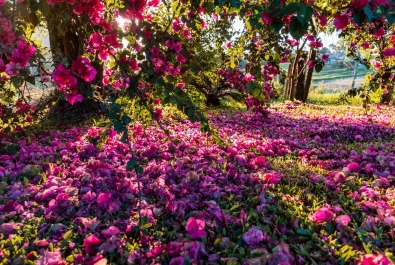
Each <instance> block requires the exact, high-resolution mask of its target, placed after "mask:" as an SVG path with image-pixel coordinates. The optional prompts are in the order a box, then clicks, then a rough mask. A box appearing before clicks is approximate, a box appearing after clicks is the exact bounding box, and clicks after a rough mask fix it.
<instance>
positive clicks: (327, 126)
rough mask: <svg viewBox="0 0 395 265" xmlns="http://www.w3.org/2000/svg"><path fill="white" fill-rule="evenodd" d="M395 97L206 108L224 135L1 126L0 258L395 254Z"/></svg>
mask: <svg viewBox="0 0 395 265" xmlns="http://www.w3.org/2000/svg"><path fill="white" fill-rule="evenodd" d="M394 111H395V110H394V109H390V108H382V109H374V110H373V111H372V113H371V114H370V115H369V116H365V115H364V114H363V113H364V111H363V110H362V109H360V108H351V107H319V106H314V105H285V104H282V105H274V106H273V107H271V108H270V112H269V114H268V115H267V117H264V116H262V115H257V114H254V113H249V112H242V111H239V112H238V111H234V112H217V113H212V114H211V120H212V125H213V126H214V127H216V128H217V130H218V131H219V134H220V136H221V138H222V140H223V142H222V143H220V142H218V143H217V142H216V141H215V140H214V139H212V138H211V137H207V136H206V135H204V134H202V133H201V132H200V130H199V124H198V123H195V124H192V123H190V122H189V121H171V120H168V121H167V122H166V124H165V127H166V129H168V132H169V133H168V135H166V134H165V133H164V132H163V131H162V130H161V129H160V128H158V127H156V126H150V127H147V128H142V127H141V126H134V127H131V131H132V135H133V136H132V137H131V145H130V146H129V145H128V144H123V143H121V142H120V141H118V139H119V138H118V137H119V136H116V135H113V134H112V135H110V137H109V138H108V140H107V141H106V142H105V143H104V144H103V145H101V146H100V147H97V146H95V145H93V144H91V143H89V142H88V138H89V137H92V136H95V135H96V134H97V133H98V131H99V129H96V128H87V129H83V128H72V129H68V130H65V131H40V132H35V133H32V134H30V135H29V136H26V137H25V138H23V139H19V140H11V139H4V140H3V141H4V142H5V141H7V142H8V145H10V144H11V143H14V144H18V145H19V146H21V149H20V150H19V151H18V152H17V154H14V155H12V154H1V155H0V177H1V182H0V264H49V265H56V264H88V265H93V264H101V265H104V264H172V265H176V264H180V265H183V264H269V265H275V264H350V263H351V264H354V263H358V264H393V263H394V262H395V261H394V258H393V256H392V254H391V253H394V252H395V189H394V188H395V115H394ZM10 146H11V145H10ZM130 147H131V150H130V149H129V148H130ZM132 156H133V158H134V159H135V161H136V163H139V164H141V165H142V167H143V169H144V170H143V173H142V174H140V175H136V172H135V171H126V163H127V162H128V161H130V160H131V158H132ZM138 180H139V181H138ZM139 187H140V191H141V193H140V194H139ZM139 198H141V203H140V204H139V203H138V202H139ZM139 212H140V213H141V223H139V214H138V213H139Z"/></svg>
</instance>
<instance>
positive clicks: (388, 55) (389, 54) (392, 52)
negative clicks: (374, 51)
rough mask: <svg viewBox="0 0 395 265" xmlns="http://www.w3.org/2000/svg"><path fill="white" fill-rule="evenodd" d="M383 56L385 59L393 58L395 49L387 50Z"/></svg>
mask: <svg viewBox="0 0 395 265" xmlns="http://www.w3.org/2000/svg"><path fill="white" fill-rule="evenodd" d="M383 55H384V56H385V57H392V56H395V49H391V48H387V49H385V50H384V51H383Z"/></svg>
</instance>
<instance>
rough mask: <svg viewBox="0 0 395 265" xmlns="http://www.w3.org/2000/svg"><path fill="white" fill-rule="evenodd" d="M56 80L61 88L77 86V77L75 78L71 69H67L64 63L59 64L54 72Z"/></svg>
mask: <svg viewBox="0 0 395 265" xmlns="http://www.w3.org/2000/svg"><path fill="white" fill-rule="evenodd" d="M52 78H53V80H54V82H55V83H56V84H57V85H58V86H59V89H60V90H64V89H66V88H72V89H73V88H75V89H76V88H77V78H75V77H74V76H73V75H72V74H71V71H70V70H68V69H66V68H65V67H64V66H63V64H59V65H58V67H57V68H56V70H55V71H54V72H53V73H52Z"/></svg>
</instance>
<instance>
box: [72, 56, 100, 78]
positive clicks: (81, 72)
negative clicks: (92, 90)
mask: <svg viewBox="0 0 395 265" xmlns="http://www.w3.org/2000/svg"><path fill="white" fill-rule="evenodd" d="M71 69H72V70H73V71H74V72H75V73H76V74H77V75H78V76H79V77H81V78H82V79H84V80H85V81H86V82H92V81H93V80H94V79H95V76H96V73H97V72H96V69H95V68H94V67H93V66H91V65H90V61H89V59H88V58H83V57H81V56H80V57H78V58H77V60H76V61H74V62H73V64H72V65H71Z"/></svg>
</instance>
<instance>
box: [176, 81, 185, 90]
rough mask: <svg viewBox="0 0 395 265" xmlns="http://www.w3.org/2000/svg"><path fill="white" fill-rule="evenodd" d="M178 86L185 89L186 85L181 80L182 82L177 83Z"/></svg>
mask: <svg viewBox="0 0 395 265" xmlns="http://www.w3.org/2000/svg"><path fill="white" fill-rule="evenodd" d="M177 87H178V88H179V89H183V88H184V87H185V82H180V83H178V84H177Z"/></svg>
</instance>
